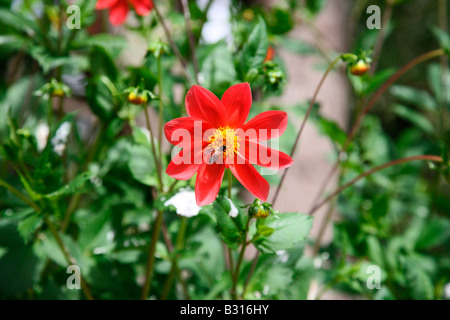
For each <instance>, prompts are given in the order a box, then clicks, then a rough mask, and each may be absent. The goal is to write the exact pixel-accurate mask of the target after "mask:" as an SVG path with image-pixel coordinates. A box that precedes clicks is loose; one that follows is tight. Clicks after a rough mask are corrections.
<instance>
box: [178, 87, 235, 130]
mask: <svg viewBox="0 0 450 320" xmlns="http://www.w3.org/2000/svg"><path fill="white" fill-rule="evenodd" d="M185 104H186V111H187V114H188V115H189V116H191V117H196V118H201V119H204V120H206V121H207V122H209V123H210V124H211V125H213V126H214V127H215V128H218V127H221V126H223V125H224V124H226V119H227V116H226V111H225V108H224V106H223V104H222V102H221V101H220V100H219V98H217V97H216V96H215V95H214V94H213V93H212V92H211V91H209V90H207V89H205V88H203V87H200V86H197V85H193V86H192V87H191V88H190V89H189V91H188V93H187V94H186V99H185Z"/></svg>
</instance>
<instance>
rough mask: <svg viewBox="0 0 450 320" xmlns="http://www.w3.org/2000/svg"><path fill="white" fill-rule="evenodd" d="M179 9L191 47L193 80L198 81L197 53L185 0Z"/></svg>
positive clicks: (182, 0) (189, 13)
mask: <svg viewBox="0 0 450 320" xmlns="http://www.w3.org/2000/svg"><path fill="white" fill-rule="evenodd" d="M181 9H182V10H183V14H184V20H185V21H186V31H187V35H188V39H189V47H190V49H191V58H192V65H193V66H194V73H195V81H196V82H197V83H199V81H198V72H199V68H198V60H197V55H196V54H195V39H194V34H193V33H192V27H191V12H190V11H189V5H188V2H187V0H181Z"/></svg>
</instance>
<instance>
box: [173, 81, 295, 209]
mask: <svg viewBox="0 0 450 320" xmlns="http://www.w3.org/2000/svg"><path fill="white" fill-rule="evenodd" d="M185 104H186V111H187V114H188V117H183V118H177V119H174V120H172V121H169V122H168V123H166V125H165V127H164V132H165V135H166V138H167V140H168V141H169V142H170V143H172V144H174V145H177V146H179V147H181V148H183V150H181V151H180V152H179V153H178V154H177V155H176V156H175V157H173V159H172V161H171V162H170V164H169V166H168V167H167V169H166V173H167V174H168V175H169V176H171V177H173V178H175V179H178V180H188V179H190V178H191V177H192V176H193V175H194V174H195V173H197V180H196V183H195V198H196V201H197V204H198V205H199V206H204V205H207V204H210V203H212V202H213V201H214V200H215V198H216V197H217V194H218V193H219V188H220V184H221V182H222V178H223V175H224V171H225V168H229V169H230V170H231V172H232V173H233V174H234V176H235V177H236V178H237V179H238V180H239V182H240V183H241V184H242V185H243V186H244V187H245V188H246V189H247V190H249V191H250V192H251V193H252V194H253V195H255V196H256V197H257V198H259V199H261V200H264V201H265V200H266V199H267V196H268V194H269V183H268V182H267V181H266V180H264V178H263V177H262V176H261V175H260V174H259V173H258V172H257V171H256V169H255V168H254V167H253V164H257V165H259V166H263V167H268V168H271V169H276V170H277V169H283V168H286V167H288V166H290V165H291V164H292V162H293V161H292V159H291V158H290V157H289V156H288V155H287V154H285V153H282V152H280V151H277V150H274V149H271V148H268V147H266V146H264V145H262V144H260V143H259V142H261V141H265V140H269V139H274V138H278V137H279V136H281V135H282V134H283V132H284V131H285V130H286V126H287V114H286V112H283V111H266V112H263V113H261V114H259V115H257V116H256V117H254V118H253V119H251V120H250V121H248V122H247V123H245V121H246V119H247V116H248V114H249V111H250V108H251V105H252V95H251V90H250V85H249V84H248V83H240V84H237V85H234V86H232V87H230V88H229V89H228V90H227V91H225V93H224V95H223V97H222V101H221V100H219V99H218V98H217V97H216V96H215V95H214V94H213V93H211V92H210V91H209V90H207V89H205V88H202V87H200V86H197V85H194V86H192V87H191V89H190V90H189V92H188V93H187V95H186V100H185Z"/></svg>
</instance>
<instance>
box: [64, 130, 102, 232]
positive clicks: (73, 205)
mask: <svg viewBox="0 0 450 320" xmlns="http://www.w3.org/2000/svg"><path fill="white" fill-rule="evenodd" d="M105 127H106V124H105V123H104V122H102V123H101V125H100V128H99V131H98V134H97V137H96V138H95V141H94V144H93V145H92V147H91V149H90V151H89V154H88V155H87V156H86V158H85V159H84V162H83V165H82V167H81V172H85V171H86V170H87V168H88V166H89V163H91V161H92V160H93V159H94V158H95V155H96V153H97V151H98V149H99V146H100V144H101V140H102V138H103V135H104V133H105ZM81 196H82V194H81V193H77V194H75V195H73V196H72V198H71V199H70V202H69V205H68V206H67V209H66V212H65V213H64V218H63V221H62V223H61V228H60V229H61V231H62V232H65V231H66V229H67V227H68V226H69V223H70V219H71V217H72V214H73V212H74V211H75V210H76V209H77V208H78V205H79V204H80V201H81Z"/></svg>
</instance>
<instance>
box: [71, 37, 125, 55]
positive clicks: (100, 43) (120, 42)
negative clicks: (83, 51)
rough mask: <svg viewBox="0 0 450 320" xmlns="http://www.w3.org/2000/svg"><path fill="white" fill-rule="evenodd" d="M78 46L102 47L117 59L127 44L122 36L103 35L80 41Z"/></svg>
mask: <svg viewBox="0 0 450 320" xmlns="http://www.w3.org/2000/svg"><path fill="white" fill-rule="evenodd" d="M76 45H77V46H79V47H84V46H85V47H100V48H103V49H104V50H105V51H106V52H108V53H110V54H111V55H112V56H113V57H115V56H117V55H118V54H119V53H120V51H122V50H123V49H124V48H125V47H126V46H127V42H126V40H125V38H123V37H121V36H118V35H112V34H107V33H101V34H95V35H91V36H89V37H86V38H85V39H82V40H79V41H78V42H77V43H76Z"/></svg>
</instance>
